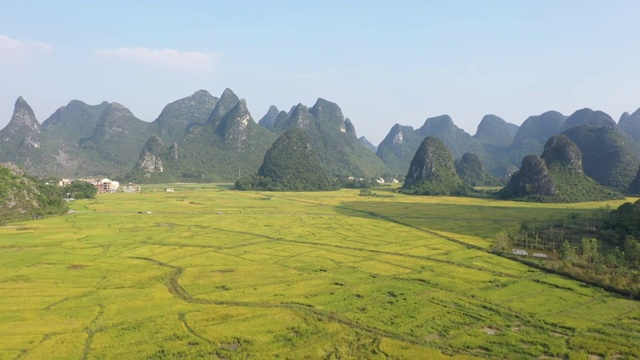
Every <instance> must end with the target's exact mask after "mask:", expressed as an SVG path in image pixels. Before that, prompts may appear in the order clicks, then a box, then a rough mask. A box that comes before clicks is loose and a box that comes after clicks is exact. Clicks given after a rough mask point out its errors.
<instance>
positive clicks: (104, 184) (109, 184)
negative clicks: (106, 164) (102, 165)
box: [94, 178, 120, 194]
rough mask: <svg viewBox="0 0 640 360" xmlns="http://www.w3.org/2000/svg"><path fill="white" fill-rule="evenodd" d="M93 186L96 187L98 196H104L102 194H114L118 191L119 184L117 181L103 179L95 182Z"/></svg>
mask: <svg viewBox="0 0 640 360" xmlns="http://www.w3.org/2000/svg"><path fill="white" fill-rule="evenodd" d="M94 185H95V186H96V188H98V193H99V194H104V193H114V192H116V190H118V187H119V186H120V183H119V182H117V181H111V180H109V179H106V178H105V179H102V180H98V181H96V182H95V183H94Z"/></svg>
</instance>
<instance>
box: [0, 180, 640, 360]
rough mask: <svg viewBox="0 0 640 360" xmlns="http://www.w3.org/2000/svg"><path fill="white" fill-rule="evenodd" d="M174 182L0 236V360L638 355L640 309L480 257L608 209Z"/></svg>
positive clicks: (84, 205)
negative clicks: (501, 244) (503, 238)
mask: <svg viewBox="0 0 640 360" xmlns="http://www.w3.org/2000/svg"><path fill="white" fill-rule="evenodd" d="M172 187H174V188H175V189H176V191H175V192H173V193H165V192H163V191H161V190H162V187H161V186H157V187H155V188H153V187H149V188H145V192H144V193H141V194H105V195H99V196H98V197H97V198H96V199H94V200H82V201H76V202H73V203H72V204H71V208H72V209H73V210H74V211H75V212H74V213H73V214H69V215H65V216H61V217H52V218H47V219H44V220H39V221H31V222H23V223H17V224H11V225H10V226H5V227H1V228H0V289H1V291H0V335H1V336H2V341H0V359H18V358H19V359H42V358H73V359H104V358H114V359H116V358H117V359H128V358H131V359H141V358H149V359H164V358H167V359H174V358H206V359H210V358H223V359H226V358H229V359H244V358H282V359H287V358H291V359H300V358H310V359H315V358H322V359H338V358H340V359H343V358H372V359H385V358H394V359H396V358H406V359H418V358H425V359H437V358H448V357H454V358H461V359H464V358H474V357H479V358H486V357H490V358H507V357H508V358H523V359H527V358H531V359H537V358H571V359H580V358H584V359H589V358H591V359H599V358H628V359H632V358H638V357H640V349H639V348H638V346H637V344H639V343H640V302H637V301H633V300H628V299H625V298H622V297H620V296H616V295H613V294H609V293H607V292H604V291H602V290H600V289H598V288H595V287H591V286H587V285H585V284H582V283H580V282H576V281H573V280H569V279H566V278H563V277H560V276H558V275H553V274H547V273H544V272H542V271H539V270H536V269H532V268H529V267H527V266H525V265H523V264H520V263H518V262H515V261H513V260H509V259H505V258H502V257H499V256H496V255H493V254H491V253H489V252H488V251H486V250H487V249H488V248H489V247H490V246H491V243H492V240H493V239H494V237H495V235H496V233H497V232H499V231H501V230H503V229H505V228H509V227H513V226H518V224H519V222H520V221H522V220H532V219H538V220H545V219H552V218H553V217H556V216H566V215H568V214H571V213H575V214H588V213H589V212H591V211H593V210H594V209H597V208H599V207H602V206H604V205H605V203H581V204H569V205H567V204H563V205H557V204H556V205H554V204H531V203H521V202H504V201H494V200H481V199H470V198H448V197H437V198H431V197H410V196H405V195H401V194H392V195H393V196H392V197H379V198H376V197H360V196H358V191H356V190H340V191H335V192H323V193H266V192H264V193H261V192H238V191H232V190H228V189H227V188H226V187H223V186H214V185H210V186H209V185H172ZM153 190H158V191H153ZM382 191H384V190H382ZM620 203H621V201H611V202H609V203H608V204H610V205H611V206H618V205H619V204H620Z"/></svg>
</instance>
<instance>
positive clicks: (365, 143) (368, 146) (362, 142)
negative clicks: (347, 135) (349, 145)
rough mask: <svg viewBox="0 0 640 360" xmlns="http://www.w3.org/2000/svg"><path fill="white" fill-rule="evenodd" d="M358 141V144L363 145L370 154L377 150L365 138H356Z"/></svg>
mask: <svg viewBox="0 0 640 360" xmlns="http://www.w3.org/2000/svg"><path fill="white" fill-rule="evenodd" d="M358 141H359V142H360V144H362V145H364V147H366V148H367V149H369V150H371V152H373V153H375V152H376V151H377V150H378V148H377V147H376V146H375V145H373V144H372V143H371V142H370V141H369V140H368V139H367V138H366V137H364V136H360V137H359V138H358Z"/></svg>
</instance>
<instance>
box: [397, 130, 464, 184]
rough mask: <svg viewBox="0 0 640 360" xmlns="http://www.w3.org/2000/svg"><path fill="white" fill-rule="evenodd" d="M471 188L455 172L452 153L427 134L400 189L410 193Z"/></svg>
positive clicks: (442, 143)
mask: <svg viewBox="0 0 640 360" xmlns="http://www.w3.org/2000/svg"><path fill="white" fill-rule="evenodd" d="M471 190H472V189H471V187H470V186H469V185H468V184H466V183H465V182H464V181H463V180H462V179H461V178H460V177H459V176H458V174H457V173H456V169H455V166H454V163H453V156H452V155H451V151H449V149H447V147H446V145H445V144H444V142H443V141H442V140H440V139H438V138H437V137H434V136H427V137H426V138H425V139H424V141H423V142H422V144H420V147H418V150H417V151H416V154H415V156H414V157H413V159H412V160H411V166H410V167H409V172H408V173H407V176H406V178H405V182H404V185H403V186H402V191H403V192H405V193H407V194H413V195H465V194H468V193H470V192H471Z"/></svg>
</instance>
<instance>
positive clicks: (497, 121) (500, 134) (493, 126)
mask: <svg viewBox="0 0 640 360" xmlns="http://www.w3.org/2000/svg"><path fill="white" fill-rule="evenodd" d="M516 132H518V125H515V124H510V123H508V122H506V121H504V120H503V119H501V118H500V117H498V116H496V115H485V116H484V117H483V118H482V120H481V121H480V124H478V130H476V134H475V135H473V138H474V139H476V140H477V141H479V142H481V143H483V144H490V145H500V146H508V145H511V143H512V142H513V139H514V137H515V136H516Z"/></svg>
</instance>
